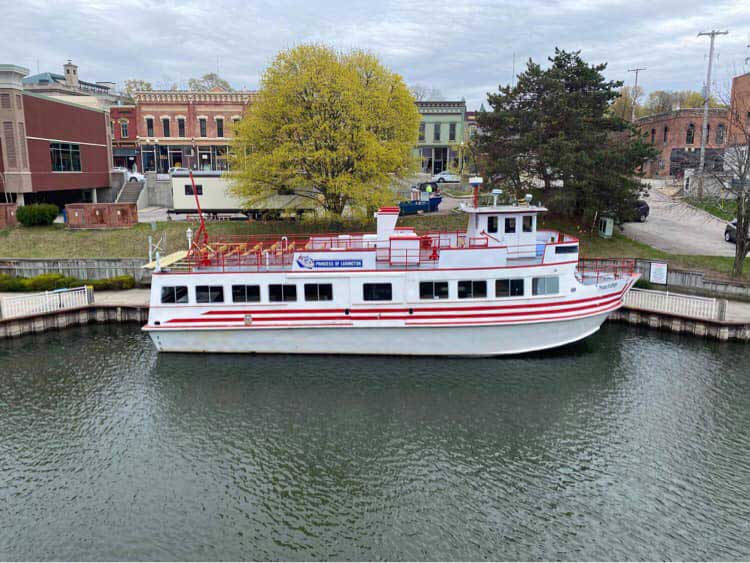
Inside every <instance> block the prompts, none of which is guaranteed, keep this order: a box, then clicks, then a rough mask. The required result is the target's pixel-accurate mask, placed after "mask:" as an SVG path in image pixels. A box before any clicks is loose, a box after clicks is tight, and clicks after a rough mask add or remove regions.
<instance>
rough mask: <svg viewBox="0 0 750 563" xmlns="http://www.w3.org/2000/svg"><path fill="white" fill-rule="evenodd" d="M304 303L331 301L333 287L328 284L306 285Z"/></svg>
mask: <svg viewBox="0 0 750 563" xmlns="http://www.w3.org/2000/svg"><path fill="white" fill-rule="evenodd" d="M305 301H333V285H332V284H330V283H306V284H305Z"/></svg>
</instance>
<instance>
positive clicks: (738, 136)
mask: <svg viewBox="0 0 750 563" xmlns="http://www.w3.org/2000/svg"><path fill="white" fill-rule="evenodd" d="M730 100H731V105H730V122H729V142H730V143H732V144H739V145H746V144H747V142H748V137H750V72H749V73H746V74H741V75H739V76H735V77H734V78H733V79H732V94H731V98H730Z"/></svg>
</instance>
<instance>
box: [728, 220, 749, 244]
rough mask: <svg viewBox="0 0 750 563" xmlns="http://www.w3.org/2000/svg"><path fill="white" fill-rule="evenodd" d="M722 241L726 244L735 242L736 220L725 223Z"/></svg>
mask: <svg viewBox="0 0 750 563" xmlns="http://www.w3.org/2000/svg"><path fill="white" fill-rule="evenodd" d="M748 238H750V237H748ZM724 240H725V241H727V242H737V219H732V220H731V221H729V223H727V226H726V228H725V229H724Z"/></svg>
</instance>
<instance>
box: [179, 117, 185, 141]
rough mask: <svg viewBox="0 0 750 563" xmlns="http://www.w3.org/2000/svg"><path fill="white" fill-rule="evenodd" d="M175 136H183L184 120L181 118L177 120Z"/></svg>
mask: <svg viewBox="0 0 750 563" xmlns="http://www.w3.org/2000/svg"><path fill="white" fill-rule="evenodd" d="M177 136H178V137H184V136H185V118H183V117H178V118H177Z"/></svg>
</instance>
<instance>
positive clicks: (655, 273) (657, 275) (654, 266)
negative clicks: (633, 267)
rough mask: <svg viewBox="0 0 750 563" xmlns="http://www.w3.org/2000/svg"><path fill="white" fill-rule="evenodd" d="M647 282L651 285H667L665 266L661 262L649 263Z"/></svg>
mask: <svg viewBox="0 0 750 563" xmlns="http://www.w3.org/2000/svg"><path fill="white" fill-rule="evenodd" d="M648 281H650V282H651V283H658V284H661V285H667V264H665V263H663V262H651V270H650V272H649V277H648Z"/></svg>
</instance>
